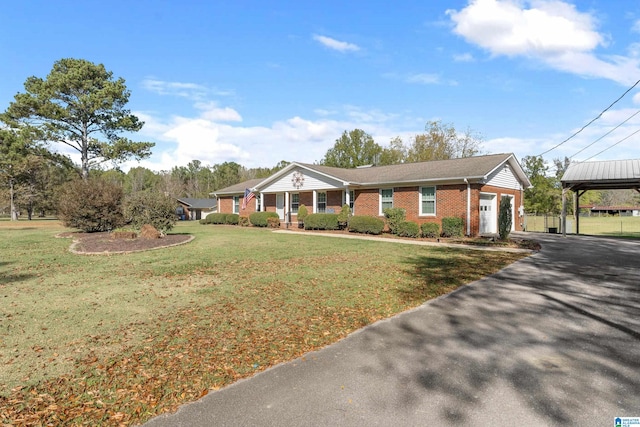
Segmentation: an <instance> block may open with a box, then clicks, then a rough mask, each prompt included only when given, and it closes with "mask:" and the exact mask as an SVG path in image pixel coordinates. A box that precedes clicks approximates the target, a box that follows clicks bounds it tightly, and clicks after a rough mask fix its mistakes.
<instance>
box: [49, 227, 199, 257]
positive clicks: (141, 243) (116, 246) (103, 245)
mask: <svg viewBox="0 0 640 427" xmlns="http://www.w3.org/2000/svg"><path fill="white" fill-rule="evenodd" d="M57 237H65V238H72V239H73V243H72V244H71V248H69V250H71V251H72V252H74V253H78V254H105V255H106V254H116V253H129V252H139V251H148V250H152V249H160V248H166V247H169V246H176V245H182V244H184V243H188V242H190V241H191V240H193V238H194V237H193V236H191V235H189V234H167V235H165V236H163V237H161V238H159V239H143V238H140V237H138V238H136V239H117V238H115V237H114V236H113V235H112V233H109V232H101V233H79V232H76V233H74V232H67V233H61V234H59V235H58V236H57Z"/></svg>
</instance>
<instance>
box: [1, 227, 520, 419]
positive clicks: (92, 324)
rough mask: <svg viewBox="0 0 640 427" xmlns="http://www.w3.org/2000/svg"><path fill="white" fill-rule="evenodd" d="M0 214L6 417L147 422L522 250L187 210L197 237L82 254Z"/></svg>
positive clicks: (49, 231)
mask: <svg viewBox="0 0 640 427" xmlns="http://www.w3.org/2000/svg"><path fill="white" fill-rule="evenodd" d="M62 231H64V229H63V228H62V227H61V226H60V225H59V224H58V223H57V222H55V221H45V222H37V221H33V222H28V221H20V222H18V223H12V222H5V221H3V222H0V239H1V241H2V244H1V245H0V278H1V280H0V422H2V423H3V424H13V425H30V424H31V425H32V424H52V425H61V424H83V423H84V424H90V425H96V424H106V425H118V424H121V423H122V424H127V425H128V424H135V423H140V422H143V421H144V420H147V419H149V418H150V417H152V416H154V415H158V414H160V413H162V412H166V411H173V410H175V409H176V408H177V406H178V405H180V404H182V403H185V402H188V401H192V400H195V399H197V398H199V397H200V396H202V395H203V394H205V393H207V392H208V391H209V390H214V389H217V388H220V387H223V386H225V385H228V384H230V383H232V382H234V381H236V380H238V379H240V378H243V377H247V376H251V375H253V374H254V373H256V372H258V371H260V370H263V369H266V368H268V367H269V366H273V365H274V364H277V363H280V362H283V361H287V360H291V359H293V358H295V357H297V356H300V355H302V354H304V353H306V352H308V351H311V350H314V349H317V348H320V347H323V346H326V345H328V344H331V343H333V342H335V341H337V340H339V339H340V338H343V337H344V336H346V335H347V334H349V333H351V332H353V331H355V330H356V329H358V328H361V327H362V326H364V325H367V324H369V323H372V322H375V321H376V320H379V319H383V318H386V317H389V316H392V315H394V314H396V313H399V312H402V311H405V310H407V309H409V308H412V307H416V306H418V305H420V304H422V303H423V302H424V301H426V300H428V299H430V298H434V297H436V296H438V295H442V294H444V293H447V292H450V291H451V290H453V289H455V288H457V287H459V286H461V285H464V284H465V283H469V282H471V281H473V280H476V279H478V278H480V277H482V276H485V275H487V274H491V273H494V272H496V271H498V270H499V269H501V268H503V267H504V266H506V265H508V264H509V263H511V262H514V261H516V260H518V259H520V258H522V257H523V256H526V255H524V254H514V253H502V252H484V251H476V250H473V251H472V250H461V249H453V248H439V247H422V246H413V245H402V244H390V243H385V242H375V241H365V240H351V239H349V240H345V239H336V238H332V237H320V236H304V235H302V236H301V235H290V234H284V233H273V232H271V231H270V230H267V229H257V228H240V227H231V226H212V225H200V224H198V223H195V222H183V223H179V224H178V226H177V228H176V229H175V230H174V232H175V233H189V234H193V235H194V236H195V240H193V241H192V242H191V243H188V244H186V245H182V246H177V247H172V248H167V249H162V250H156V251H150V252H141V253H133V254H127V255H110V256H81V255H74V254H72V253H70V252H69V251H68V248H69V245H70V244H71V241H70V240H69V239H60V238H54V236H55V235H56V234H57V233H59V232H62Z"/></svg>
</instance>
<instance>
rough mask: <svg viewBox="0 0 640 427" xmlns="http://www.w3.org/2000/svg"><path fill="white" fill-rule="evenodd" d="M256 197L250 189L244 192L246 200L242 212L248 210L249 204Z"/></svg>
mask: <svg viewBox="0 0 640 427" xmlns="http://www.w3.org/2000/svg"><path fill="white" fill-rule="evenodd" d="M254 197H256V195H255V194H253V191H251V190H249V189H248V188H246V189H245V190H244V198H243V199H242V210H245V209H246V208H247V203H249V202H250V201H251V199H253V198H254Z"/></svg>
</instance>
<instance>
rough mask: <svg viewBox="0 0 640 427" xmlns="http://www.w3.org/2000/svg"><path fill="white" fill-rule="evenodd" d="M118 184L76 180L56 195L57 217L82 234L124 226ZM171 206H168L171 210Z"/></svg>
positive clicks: (94, 179)
mask: <svg viewBox="0 0 640 427" xmlns="http://www.w3.org/2000/svg"><path fill="white" fill-rule="evenodd" d="M122 198H123V192H122V187H120V186H119V185H117V184H114V183H112V182H108V181H104V180H101V179H99V178H91V179H89V180H87V181H83V180H81V179H77V180H75V181H72V182H70V183H68V184H66V185H65V186H64V187H63V188H62V189H61V191H60V193H59V194H58V218H59V219H60V220H61V221H62V223H63V224H64V225H65V227H71V228H77V229H79V230H82V231H84V232H86V233H93V232H97V231H111V230H114V229H116V228H118V227H121V226H123V225H124V222H125V221H124V216H123V215H122ZM174 209H175V208H174V207H173V206H172V212H173V210H174Z"/></svg>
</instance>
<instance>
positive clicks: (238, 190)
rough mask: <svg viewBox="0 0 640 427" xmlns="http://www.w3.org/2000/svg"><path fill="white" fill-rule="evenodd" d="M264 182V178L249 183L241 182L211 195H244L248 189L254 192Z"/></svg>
mask: <svg viewBox="0 0 640 427" xmlns="http://www.w3.org/2000/svg"><path fill="white" fill-rule="evenodd" d="M262 181H264V178H256V179H249V180H247V181H243V182H239V183H237V184H233V185H230V186H228V187H225V188H221V189H219V190H216V191H213V192H211V193H209V194H213V195H215V196H220V195H231V194H244V190H246V189H247V188H248V189H250V190H253V188H254V187H255V186H257V185H258V184H260V183H261V182H262Z"/></svg>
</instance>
